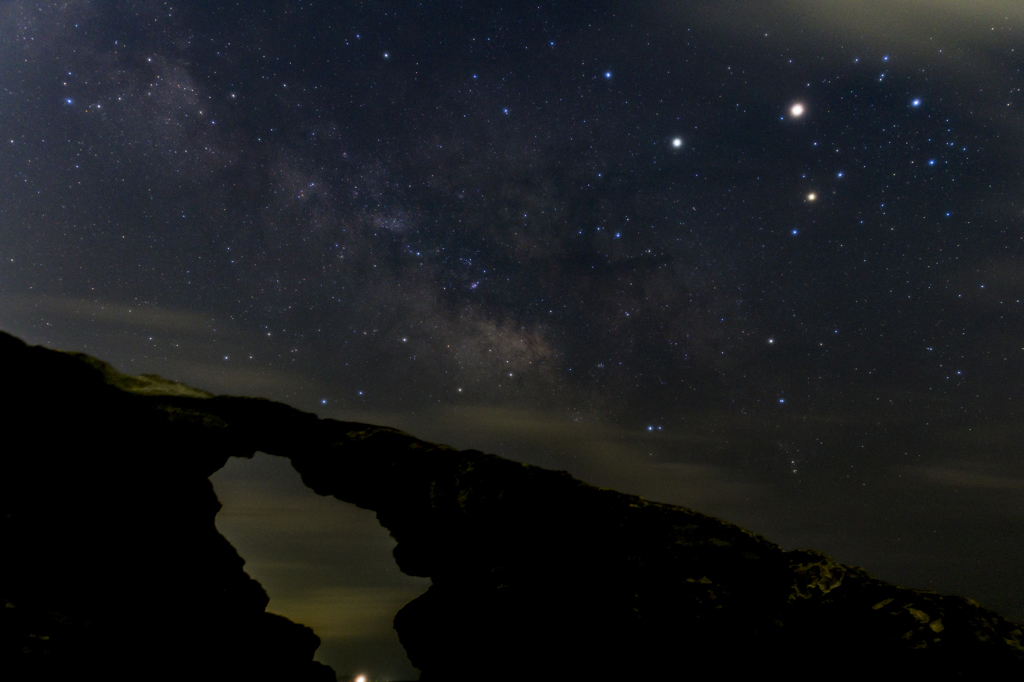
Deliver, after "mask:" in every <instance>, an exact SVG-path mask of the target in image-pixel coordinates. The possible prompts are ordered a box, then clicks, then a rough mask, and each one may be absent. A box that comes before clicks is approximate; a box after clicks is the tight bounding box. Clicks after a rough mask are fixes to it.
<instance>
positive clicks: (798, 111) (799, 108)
mask: <svg viewBox="0 0 1024 682" xmlns="http://www.w3.org/2000/svg"><path fill="white" fill-rule="evenodd" d="M806 111H807V109H806V108H805V107H804V105H803V104H801V103H800V102H797V103H796V104H794V105H793V106H791V107H790V108H789V115H790V116H792V117H793V118H800V117H801V116H803V115H804V113H805V112H806Z"/></svg>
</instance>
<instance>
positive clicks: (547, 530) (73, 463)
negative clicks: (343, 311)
mask: <svg viewBox="0 0 1024 682" xmlns="http://www.w3.org/2000/svg"><path fill="white" fill-rule="evenodd" d="M0 357H2V358H3V362H4V366H5V368H6V371H7V372H8V375H9V379H10V380H9V383H8V385H7V390H8V392H9V395H11V396H12V398H13V399H12V401H11V405H10V407H9V409H8V410H7V412H6V413H5V417H6V419H7V424H8V426H9V429H10V431H11V432H12V433H13V434H14V436H12V442H17V443H30V445H29V446H27V447H23V448H22V449H21V450H18V451H17V452H16V453H15V454H14V455H13V456H12V455H8V456H7V457H6V458H5V459H4V461H3V466H4V471H3V474H4V476H3V481H4V483H3V485H4V490H3V492H4V496H3V504H4V505H5V509H4V512H5V517H4V518H5V525H4V537H3V541H4V546H5V547H6V548H11V549H13V550H14V551H13V552H12V554H11V555H12V556H15V557H17V560H16V561H12V562H11V563H10V564H9V565H8V566H7V567H6V572H5V574H4V575H3V580H2V584H0V589H2V590H3V592H4V595H3V596H5V597H6V598H7V602H8V604H10V607H9V608H8V609H6V610H5V618H6V623H7V628H8V630H9V631H10V632H12V633H13V635H12V637H17V638H20V639H19V645H24V646H25V647H28V648H30V649H31V647H35V649H33V650H32V652H30V653H31V654H32V655H31V656H25V657H21V658H18V657H16V656H15V657H14V658H15V659H16V661H15V663H14V664H16V665H23V664H24V665H30V666H31V665H35V666H37V668H40V669H41V670H42V669H44V668H45V670H42V672H44V673H45V672H46V671H47V670H49V671H53V670H59V671H66V670H81V669H89V668H90V667H91V668H95V669H100V667H101V666H105V667H104V668H103V669H104V670H105V671H107V678H108V679H110V678H118V677H120V678H124V679H127V678H129V677H137V676H138V673H139V669H140V668H146V667H147V666H148V665H149V662H150V661H153V660H158V659H161V657H163V660H162V663H163V665H162V667H157V668H155V669H157V670H161V671H168V670H169V671H170V672H171V673H173V674H171V675H169V677H174V676H180V675H183V674H185V673H186V672H187V671H193V670H195V669H196V668H197V667H202V668H204V670H206V671H212V672H213V673H214V674H223V675H232V676H234V677H235V678H236V679H280V678H282V677H287V678H289V679H296V680H300V679H309V680H314V679H324V680H326V679H328V676H329V675H331V673H330V671H329V669H324V668H321V667H318V666H316V665H315V664H313V663H312V662H311V661H310V659H311V657H312V652H313V650H314V649H315V643H316V638H315V636H314V635H313V634H312V632H311V631H309V630H308V629H305V628H303V627H302V626H298V625H295V624H293V623H291V622H290V621H287V620H285V619H283V618H280V617H274V616H272V615H270V614H266V613H265V612H264V610H263V609H264V608H265V606H266V596H265V594H264V593H263V591H262V588H260V587H259V585H258V584H256V583H254V581H251V580H250V579H248V577H247V576H245V574H244V572H243V571H242V570H241V559H240V558H239V557H238V555H237V553H236V552H235V551H234V549H233V548H231V546H230V545H229V544H228V543H227V542H226V541H225V540H224V539H223V538H222V537H221V536H220V535H219V534H218V533H216V529H215V528H214V526H213V522H212V519H213V516H214V515H215V513H216V509H217V505H218V503H217V500H216V497H215V496H214V494H213V490H212V487H211V484H210V482H209V480H208V477H209V476H210V475H211V474H212V473H213V472H214V471H216V470H217V469H219V468H220V467H222V466H223V465H224V462H225V461H226V460H227V458H228V457H231V456H239V457H246V456H249V455H251V454H252V453H254V452H256V451H264V452H268V453H271V454H275V455H278V456H282V457H287V458H289V459H290V460H291V462H292V465H293V466H294V467H295V469H296V470H297V471H298V472H299V473H300V475H301V476H302V480H303V482H304V483H305V484H306V485H307V486H309V487H310V488H312V489H313V490H314V491H315V492H317V493H318V494H321V495H332V496H335V497H337V498H338V499H340V500H343V501H346V502H351V503H353V504H356V505H359V506H361V507H363V508H366V509H371V510H374V511H375V512H376V513H377V518H378V519H379V521H380V523H381V524H382V525H383V526H384V527H385V528H387V529H388V530H389V531H390V532H391V533H392V535H393V536H394V537H395V539H396V540H397V543H398V544H397V546H396V548H395V551H394V556H395V559H396V561H397V563H398V566H399V568H401V569H402V570H403V571H404V572H406V573H408V574H410V575H418V576H424V577H429V578H430V579H431V581H432V585H431V587H430V589H429V590H428V591H427V592H426V593H425V594H424V595H423V596H421V597H419V598H418V599H416V600H414V601H413V602H411V603H410V604H408V605H407V606H406V607H405V608H403V609H402V610H401V611H400V612H399V613H398V615H397V617H396V619H395V627H396V629H397V630H398V634H399V637H400V638H401V641H402V643H403V645H404V646H405V648H406V650H407V652H408V654H409V658H410V660H411V661H412V663H413V664H414V665H415V666H417V667H418V668H419V669H421V670H422V671H423V675H422V678H421V679H422V680H424V681H428V680H430V681H432V680H445V681H459V680H478V679H481V678H486V679H491V680H518V679H522V678H524V677H530V678H532V679H550V680H554V679H588V678H589V679H612V678H615V677H625V676H626V675H629V676H631V677H638V678H644V677H649V678H659V677H668V676H672V677H676V676H678V675H680V674H681V673H683V672H685V673H687V674H698V675H701V674H708V673H711V672H716V673H720V672H722V670H723V668H724V669H725V670H727V671H729V672H731V673H734V674H737V673H738V674H754V673H758V672H760V671H762V670H763V669H764V668H765V667H766V666H772V667H783V668H784V669H786V670H787V671H788V672H789V673H790V674H795V675H797V676H798V677H800V676H809V675H811V674H816V673H820V671H821V670H822V669H833V670H834V669H839V670H843V671H846V673H849V674H850V675H855V674H864V675H866V674H869V673H873V672H877V670H879V669H885V670H886V671H887V673H893V674H903V673H910V672H913V673H914V674H916V675H924V676H929V675H933V676H939V677H943V676H949V675H951V674H954V673H962V674H964V675H968V674H970V675H981V674H995V673H996V672H1002V673H1005V672H1006V671H1007V670H1011V669H1021V668H1022V667H1024V644H1022V642H1024V633H1022V630H1021V627H1020V626H1019V625H1016V624H1013V623H1010V622H1008V621H1006V620H1004V619H1003V618H1001V617H1000V616H998V615H997V614H995V613H993V612H991V611H988V610H986V609H983V608H981V607H980V606H978V605H977V604H975V603H974V602H970V601H969V600H965V599H962V598H959V597H947V596H942V595H938V594H935V593H932V592H923V591H916V590H907V589H902V588H898V587H895V586H893V585H890V584H887V583H884V582H882V581H879V580H876V579H874V578H871V577H870V576H868V575H867V574H866V573H865V572H864V571H863V570H861V569H858V568H855V567H852V566H847V565H844V564H839V563H837V562H835V561H833V560H832V559H830V558H829V557H827V556H824V555H822V554H820V553H817V552H810V551H792V552H784V551H783V550H782V549H781V548H780V547H778V546H777V545H775V544H773V543H771V542H769V541H767V540H766V539H764V538H762V537H760V536H757V535H755V534H753V533H750V532H748V531H745V530H743V529H742V528H739V527H737V526H734V525H731V524H728V523H725V522H723V521H720V520H718V519H714V518H711V517H708V516H705V515H703V514H700V513H698V512H695V511H693V510H690V509H686V508H683V507H674V506H670V505H664V504H657V503H652V502H648V501H647V500H644V499H642V498H639V497H636V496H632V495H624V494H621V493H617V492H615V491H612V490H605V489H598V488H595V487H592V486H589V485H587V484H585V483H583V482H581V481H578V480H576V479H574V478H572V477H571V476H569V475H568V474H567V473H565V472H557V471H549V470H545V469H541V468H539V467H533V466H527V465H523V464H519V463H516V462H512V461H509V460H505V459H502V458H500V457H496V456H493V455H485V454H483V453H480V452H477V451H472V450H468V451H457V450H454V449H452V448H449V447H446V446H443V445H436V444H433V443H427V442H424V441H421V440H419V439H417V438H414V437H412V436H410V435H408V434H405V433H402V432H400V431H397V430H395V429H389V428H386V427H379V426H372V425H367V424H357V423H351V422H340V421H335V420H330V419H319V418H317V417H316V416H315V415H312V414H308V413H303V412H300V411H298V410H295V409H293V408H291V407H288V406H287V405H283V404H280V403H273V402H270V401H267V400H262V399H255V398H236V397H230V396H211V395H209V394H207V393H205V392H202V391H198V390H196V389H192V388H189V387H186V386H182V385H180V384H176V383H174V382H170V381H166V380H163V379H160V378H159V377H153V376H141V377H132V376H127V375H123V374H120V373H118V372H116V371H115V370H114V369H113V368H111V367H110V366H109V365H106V364H105V363H103V362H101V361H98V360H95V359H93V358H90V357H88V356H85V355H81V354H66V353H59V352H55V351H49V350H46V349H43V348H39V347H33V348H29V347H27V346H25V345H24V344H23V343H22V342H20V341H19V340H17V339H15V338H13V337H10V336H7V335H3V336H0ZM140 514H144V515H149V516H148V517H145V518H143V519H142V521H141V522H140V520H139V518H138V517H139V515H140ZM69 555H70V556H73V557H74V558H75V559H76V561H77V563H75V564H74V565H69V561H68V557H69ZM100 597H102V598H100ZM104 598H105V600H104ZM55 613H56V614H57V616H59V617H55V616H53V614H55ZM40 628H49V631H50V632H52V633H53V635H45V636H46V637H49V639H45V640H44V639H41V637H42V636H41V635H39V634H38V633H39V632H41V631H42V630H41V629H40ZM183 633H187V635H185V634H183ZM33 635H34V636H35V639H34V640H33V637H32V636H33ZM115 636H117V637H120V638H121V640H122V641H121V644H122V645H121V646H120V647H113V648H108V649H103V646H102V645H103V643H104V642H107V641H109V640H110V638H112V637H115ZM29 645H31V646H29ZM9 655H13V654H10V652H9ZM175 656H176V657H177V658H175ZM76 657H78V658H76ZM14 664H12V665H14ZM61 666H64V667H63V668H62V667H61ZM76 666H77V667H76ZM83 666H85V667H84V668H83ZM111 670H112V671H113V672H110V671H111ZM36 672H39V671H36ZM147 672H149V671H148V670H147ZM34 677H35V678H36V679H42V678H43V677H45V676H44V675H42V674H37V675H35V676H34Z"/></svg>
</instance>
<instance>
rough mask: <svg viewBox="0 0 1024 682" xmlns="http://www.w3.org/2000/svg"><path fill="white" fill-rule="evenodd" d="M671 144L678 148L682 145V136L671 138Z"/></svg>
mask: <svg viewBox="0 0 1024 682" xmlns="http://www.w3.org/2000/svg"><path fill="white" fill-rule="evenodd" d="M672 146H673V147H675V148H676V149H679V148H680V147H682V146H683V138H681V137H677V138H676V139H674V140H672Z"/></svg>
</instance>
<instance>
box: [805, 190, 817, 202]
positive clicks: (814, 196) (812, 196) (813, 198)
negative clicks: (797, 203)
mask: <svg viewBox="0 0 1024 682" xmlns="http://www.w3.org/2000/svg"><path fill="white" fill-rule="evenodd" d="M817 200H818V195H817V194H815V193H814V192H811V193H810V194H808V195H807V201H817Z"/></svg>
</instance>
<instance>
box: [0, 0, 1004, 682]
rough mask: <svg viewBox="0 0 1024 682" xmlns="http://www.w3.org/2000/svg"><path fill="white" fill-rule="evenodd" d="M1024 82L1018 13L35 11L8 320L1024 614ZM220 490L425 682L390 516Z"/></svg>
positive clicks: (251, 485)
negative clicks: (415, 665) (639, 498)
mask: <svg viewBox="0 0 1024 682" xmlns="http://www.w3.org/2000/svg"><path fill="white" fill-rule="evenodd" d="M1022 88H1024V3H1021V2H1020V0H976V1H974V2H969V3H965V2H959V1H957V0H903V1H901V2H896V1H894V0H775V1H768V0H763V1H762V0H758V1H753V0H752V1H749V2H743V1H740V0H731V1H727V0H715V1H713V2H712V1H704V0H693V1H690V2H682V1H676V2H668V1H667V0H661V1H651V2H636V1H635V0H632V1H630V2H626V1H624V0H623V1H618V0H603V1H602V0H598V1H593V2H587V3H581V2H554V1H552V0H537V1H535V2H491V1H487V0H483V1H480V0H478V1H477V2H466V3H462V2H412V1H399V0H375V1H372V2H371V1H366V2H354V1H348V2H310V1H307V2H299V1H297V0H273V1H270V0H267V1H253V2H244V3H235V2H216V1H212V0H204V1H203V2H198V1H195V0H191V1H183V2H162V1H156V0H147V1H142V2H124V1H120V2H115V1H113V0H110V1H106V2H104V1H100V0H64V1H60V2H55V1H48V0H36V1H33V2H29V1H28V0H3V1H0V143H2V144H0V328H2V329H4V330H5V331H8V332H10V333H13V334H16V335H19V336H21V337H22V338H24V339H25V340H26V341H28V342H30V343H39V344H44V345H46V346H49V347H52V348H58V349H62V350H76V351H83V352H86V353H89V354H91V355H95V356H97V357H100V358H102V359H105V360H107V361H110V362H112V363H113V364H114V365H115V366H116V367H117V368H118V369H120V370H122V371H125V372H129V373H143V372H155V373H158V374H161V375H163V376H166V377H168V378H172V379H175V380H179V381H183V382H185V383H188V384H191V385H195V386H198V387H200V388H204V389H206V390H210V391H213V392H226V393H233V394H242V395H259V396H265V397H268V398H271V399H275V400H281V401H284V402H288V403H290V404H292V405H295V406H296V407H298V408H300V409H305V410H310V411H315V412H317V413H318V414H320V415H321V416H325V417H335V418H341V419H350V420H356V421H365V422H372V423H380V424H385V425H389V426H394V427H397V428H401V429H404V430H407V431H409V432H411V433H413V434H414V435H416V436H419V437H421V438H424V439H428V440H433V441H438V442H444V443H449V444H452V445H455V446H457V447H463V448H477V449H481V450H485V451H489V452H494V453H496V454H500V455H504V456H507V457H511V458H513V459H517V460H520V461H526V462H531V463H534V464H539V465H541V466H546V467H550V468H556V469H567V470H569V471H570V472H572V473H573V474H574V475H576V476H578V477H580V478H582V479H584V480H586V481H588V482H591V483H594V484H597V485H602V486H608V487H614V488H617V489H619V490H622V491H625V492H630V493H637V494H640V495H643V496H645V497H648V498H651V499H655V500H658V501H664V502H670V503H675V504H681V505H685V506H688V507H692V508H695V509H697V510H698V511H702V512H704V513H708V514H712V515H715V516H720V517H722V518H724V519H726V520H728V521H731V522H733V523H737V524H739V525H742V526H744V527H746V528H748V529H750V530H753V531H755V532H757V533H761V534H763V535H765V536H767V537H768V538H769V539H771V540H773V541H775V542H778V543H779V544H781V545H782V546H783V547H784V548H786V549H792V548H795V547H807V548H814V549H819V550H822V551H825V552H827V553H829V554H831V555H833V556H834V557H835V558H837V559H838V560H840V561H843V562H846V563H851V564H855V565H860V566H863V567H865V568H867V569H868V570H869V571H870V572H872V573H873V574H875V575H877V576H878V577H881V578H883V579H886V580H889V581H893V582H896V583H898V584H901V585H904V586H907V587H915V588H921V589H934V590H938V591H941V592H951V593H957V594H962V595H964V596H968V597H972V598H974V599H976V600H978V601H979V602H981V603H982V604H983V605H985V606H988V607H990V608H993V609H995V610H996V611H998V612H1000V613H1001V614H1003V615H1005V616H1007V617H1009V618H1011V619H1014V620H1017V621H1022V620H1024V457H1022V455H1024V452H1022V443H1024V413H1022V408H1024V303H1022V300H1024V174H1022V168H1024V90H1022ZM55 390H59V387H55ZM213 479H214V482H215V485H216V486H217V491H218V494H219V495H220V497H221V499H222V500H223V501H224V502H225V510H224V511H223V512H222V514H221V516H220V517H218V527H219V528H220V529H221V531H222V532H224V533H225V535H226V536H227V537H228V538H229V539H230V540H231V541H232V543H233V544H235V546H236V547H238V548H239V551H240V553H241V554H242V556H244V557H245V558H246V559H247V560H248V564H247V568H248V570H249V571H250V573H251V574H252V575H253V576H254V577H256V578H257V579H259V580H260V581H261V582H262V583H263V584H264V585H265V586H266V587H267V589H268V592H269V593H270V594H271V597H272V601H271V605H270V609H271V610H276V611H278V612H281V613H284V614H285V615H288V616H290V617H292V618H294V619H296V620H300V621H302V622H305V623H307V624H310V625H312V626H313V627H314V628H315V629H316V630H317V631H318V633H320V634H321V635H322V637H323V638H324V645H323V646H322V647H321V650H320V653H319V655H318V658H319V659H320V660H323V661H325V662H327V663H329V664H331V665H333V666H334V667H335V669H336V670H337V671H338V672H339V673H342V674H345V675H347V674H350V673H355V672H358V671H365V672H369V673H370V674H372V675H377V676H381V677H384V678H388V677H390V678H395V679H400V678H402V677H405V678H407V679H408V678H412V677H414V676H415V671H414V670H413V669H412V668H411V666H410V665H409V664H408V662H407V660H406V659H405V655H404V652H403V651H402V649H401V647H400V645H399V644H398V641H397V638H396V637H395V636H394V634H393V632H392V631H391V629H390V621H391V619H392V617H393V616H394V613H395V612H396V611H397V610H398V608H400V607H401V606H402V605H403V604H404V603H406V602H407V601H409V600H410V599H412V598H413V597H415V596H416V595H417V594H419V593H421V592H422V591H423V590H424V589H425V588H426V585H427V582H426V581H425V580H421V579H412V578H408V577H405V576H402V575H401V574H399V573H398V571H397V568H395V567H394V566H393V562H392V560H391V558H390V548H391V547H392V546H393V542H392V541H391V540H390V539H389V537H388V535H387V533H386V531H383V530H381V529H380V528H379V526H377V524H376V521H375V520H374V517H373V514H372V513H370V512H365V511H362V510H358V509H355V508H349V507H347V506H346V505H343V504H341V503H339V502H337V501H335V500H328V499H323V498H317V497H316V496H315V495H314V494H313V493H312V492H310V491H306V490H305V489H304V488H302V486H301V483H299V482H298V477H297V475H295V474H293V473H291V472H290V469H288V467H287V464H286V463H282V462H281V461H280V460H276V459H274V458H270V457H268V456H266V455H260V456H258V457H257V458H256V460H255V461H253V462H248V461H241V460H239V461H233V462H232V463H230V464H229V466H228V467H227V468H226V469H225V470H223V471H221V472H219V473H218V474H216V475H215V476H214V477H213Z"/></svg>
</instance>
